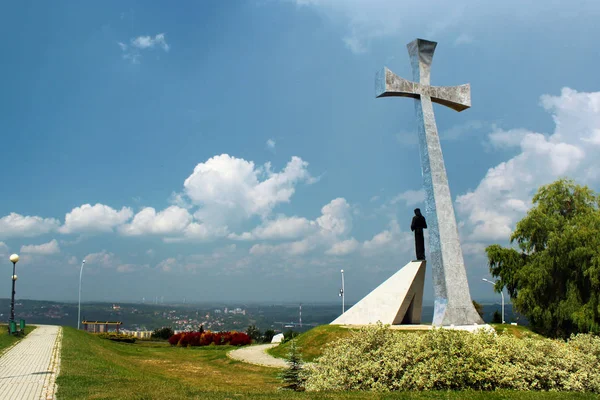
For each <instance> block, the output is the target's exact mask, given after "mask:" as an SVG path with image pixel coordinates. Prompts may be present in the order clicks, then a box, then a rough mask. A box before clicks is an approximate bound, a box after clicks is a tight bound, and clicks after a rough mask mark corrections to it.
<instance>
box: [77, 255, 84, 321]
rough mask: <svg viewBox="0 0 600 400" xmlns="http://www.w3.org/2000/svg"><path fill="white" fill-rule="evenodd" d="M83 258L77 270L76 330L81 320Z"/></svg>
mask: <svg viewBox="0 0 600 400" xmlns="http://www.w3.org/2000/svg"><path fill="white" fill-rule="evenodd" d="M84 265H85V260H83V261H82V262H81V269H80V270H79V306H78V307H77V330H79V323H80V322H81V276H82V275H83V266H84Z"/></svg>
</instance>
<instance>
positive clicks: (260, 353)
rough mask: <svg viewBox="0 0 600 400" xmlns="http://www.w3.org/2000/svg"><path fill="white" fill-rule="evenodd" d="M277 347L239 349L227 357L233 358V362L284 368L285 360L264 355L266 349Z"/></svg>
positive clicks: (274, 344) (270, 345) (259, 346)
mask: <svg viewBox="0 0 600 400" xmlns="http://www.w3.org/2000/svg"><path fill="white" fill-rule="evenodd" d="M277 345H278V343H268V344H259V345H256V346H248V347H242V348H241V349H237V350H232V351H230V352H229V353H227V356H228V357H230V358H233V359H234V360H238V361H243V362H247V363H250V364H256V365H262V366H263V367H273V368H285V367H287V363H286V362H285V360H283V359H281V358H275V357H273V356H272V355H269V354H267V353H266V350H267V349H270V348H271V347H275V346H277Z"/></svg>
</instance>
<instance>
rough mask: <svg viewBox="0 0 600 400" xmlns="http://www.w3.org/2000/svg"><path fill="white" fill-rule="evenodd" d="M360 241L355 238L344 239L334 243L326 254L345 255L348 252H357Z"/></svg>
mask: <svg viewBox="0 0 600 400" xmlns="http://www.w3.org/2000/svg"><path fill="white" fill-rule="evenodd" d="M359 245H360V243H359V242H358V241H357V240H356V239H354V238H351V239H348V240H342V241H341V242H338V243H334V244H333V246H331V247H330V248H329V249H328V250H327V251H326V252H325V254H329V255H333V256H345V255H347V254H350V253H353V252H355V251H356V250H357V249H358V247H359Z"/></svg>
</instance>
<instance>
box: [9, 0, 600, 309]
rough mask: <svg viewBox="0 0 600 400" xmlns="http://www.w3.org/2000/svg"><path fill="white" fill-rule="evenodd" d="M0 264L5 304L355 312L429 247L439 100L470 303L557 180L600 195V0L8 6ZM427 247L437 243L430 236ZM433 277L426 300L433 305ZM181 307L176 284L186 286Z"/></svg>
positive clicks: (487, 288) (483, 292)
mask: <svg viewBox="0 0 600 400" xmlns="http://www.w3.org/2000/svg"><path fill="white" fill-rule="evenodd" d="M3 11H4V12H5V15H7V16H10V18H6V21H5V23H4V24H3V25H2V26H0V33H1V34H3V37H5V38H11V39H10V40H4V41H3V42H2V44H0V49H1V50H2V54H3V59H4V60H5V62H3V63H2V65H0V73H1V76H2V77H3V78H2V91H3V96H1V97H0V143H1V144H2V148H3V149H4V150H5V151H4V152H3V159H2V162H3V168H2V185H3V188H4V189H5V190H4V192H3V193H4V195H3V196H2V197H1V198H0V268H4V271H5V274H4V275H3V276H5V284H4V286H2V283H1V282H0V288H2V287H4V290H3V291H1V290H0V298H4V297H9V296H10V288H9V286H10V282H9V281H10V279H9V278H10V276H9V275H10V273H9V272H8V271H9V269H11V268H12V265H11V263H10V262H9V260H8V257H9V256H10V254H12V253H18V254H19V255H20V256H21V259H20V261H19V262H18V264H17V275H18V277H19V279H18V281H17V282H16V298H17V301H18V300H19V299H39V300H58V301H73V300H75V301H76V300H77V294H78V283H79V281H78V279H79V270H80V266H81V262H82V260H83V259H85V260H86V264H85V267H84V270H83V287H82V302H89V301H137V300H141V299H142V297H146V299H147V300H148V299H154V297H155V296H159V297H160V296H164V298H165V301H167V299H175V298H179V299H183V298H184V297H185V298H186V301H187V302H194V303H198V302H213V301H214V302H220V301H223V302H229V301H230V300H232V301H240V302H242V301H245V302H261V303H269V302H272V303H289V302H302V303H310V302H313V303H319V302H321V303H327V304H334V303H336V302H338V301H340V299H339V297H338V293H339V289H340V276H339V271H340V269H343V270H344V272H345V279H346V280H345V294H346V298H345V301H346V302H347V303H348V304H352V303H354V302H356V301H358V300H359V299H360V298H362V297H363V296H364V295H366V294H367V293H368V292H370V291H371V290H372V289H374V288H375V287H376V286H377V285H379V284H380V283H381V282H383V281H384V280H385V279H387V278H388V277H389V276H391V275H392V274H393V273H394V272H395V271H397V270H398V269H399V268H401V267H402V266H404V265H405V264H406V263H407V262H408V261H410V260H412V259H413V258H414V257H415V254H414V248H413V246H414V242H413V236H412V233H411V232H410V229H409V228H410V221H411V218H412V215H413V212H412V210H413V209H414V208H416V207H420V208H421V209H425V204H424V197H423V191H422V189H421V188H422V180H421V171H420V165H419V153H418V146H417V142H416V122H415V115H414V106H413V104H411V102H410V101H407V100H406V99H401V100H399V99H387V100H386V101H381V100H376V99H375V93H374V88H373V86H374V79H375V73H376V72H377V71H378V70H380V69H381V68H382V67H384V66H387V67H388V68H390V69H391V70H393V71H394V72H395V73H396V74H398V75H399V76H403V77H405V78H410V77H412V73H411V67H410V62H409V58H408V54H407V51H406V47H405V46H406V44H407V43H408V42H410V41H411V40H413V39H415V38H423V39H427V40H433V41H437V42H438V47H437V49H436V54H435V56H434V62H433V71H432V78H433V79H432V84H434V85H448V86H450V85H460V84H464V83H470V84H471V90H472V108H471V109H469V110H466V111H464V112H461V113H455V112H453V111H451V110H447V109H444V107H438V106H434V107H435V114H436V122H437V125H438V131H439V133H440V138H441V141H442V151H443V155H444V160H445V164H446V169H447V173H448V178H449V182H450V191H451V195H452V199H453V201H454V208H455V211H456V216H457V222H458V226H459V233H460V237H461V242H462V249H463V253H464V255H465V265H466V269H467V277H468V280H469V289H470V291H471V295H472V297H473V299H474V300H476V301H480V299H481V301H486V299H495V298H496V296H498V300H497V301H499V294H495V293H494V292H493V288H492V287H491V285H489V284H487V283H485V282H482V278H487V279H492V277H491V276H490V274H489V270H488V266H487V258H486V255H485V247H486V246H488V245H490V244H493V243H499V244H502V245H506V244H508V238H509V236H510V234H511V232H512V231H513V230H514V228H515V224H516V223H517V221H519V220H520V219H521V218H522V217H523V216H524V215H525V214H526V212H527V210H528V209H529V208H530V207H531V197H532V195H533V193H534V192H535V190H536V189H537V188H538V187H539V186H540V185H543V184H547V183H550V182H552V181H554V180H556V179H558V178H560V177H565V176H566V177H570V178H573V179H575V180H576V181H577V182H578V183H580V184H586V185H588V186H590V187H591V188H592V189H594V190H595V191H599V189H600V173H598V171H600V163H599V161H598V158H597V156H596V155H597V154H598V152H599V151H600V75H599V74H598V73H597V68H595V66H597V65H600V53H598V51H597V44H596V37H598V36H599V35H600V27H599V26H598V23H597V21H598V20H599V18H600V2H589V1H584V0H576V1H574V2H570V3H568V4H567V3H565V2H560V1H557V0H556V1H555V0H551V1H544V2H542V1H532V2H527V4H524V3H523V2H519V1H516V0H507V1H504V2H501V3H493V4H492V3H489V4H488V3H485V4H484V3H481V2H478V1H475V0H465V1H461V2H459V3H457V2H452V3H447V2H443V1H440V0H435V1H432V2H427V3H423V2H418V1H414V0H410V1H395V0H371V1H347V2H341V1H334V0H310V1H307V0H272V1H264V0H254V1H253V0H251V1H241V0H233V1H229V2H199V3H195V2H183V3H178V6H177V7H173V6H170V5H168V4H149V3H146V2H140V1H126V2H117V1H106V2H102V3H85V2H69V1H64V0H59V1H56V2H52V3H38V4H36V5H35V7H31V6H29V5H25V4H21V3H18V2H12V3H8V4H6V5H5V6H4V9H3ZM425 244H426V249H427V248H428V247H429V246H428V242H427V237H426V238H425ZM432 295H433V289H432V282H431V271H430V269H427V273H426V281H425V295H424V296H425V298H424V301H425V304H432V302H433V299H432ZM169 301H171V300H169Z"/></svg>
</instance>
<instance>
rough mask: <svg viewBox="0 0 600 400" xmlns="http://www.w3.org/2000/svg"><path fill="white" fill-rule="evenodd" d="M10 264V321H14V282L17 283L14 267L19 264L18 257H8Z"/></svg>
mask: <svg viewBox="0 0 600 400" xmlns="http://www.w3.org/2000/svg"><path fill="white" fill-rule="evenodd" d="M10 262H12V263H13V273H12V296H11V298H10V321H11V322H12V321H14V320H15V282H16V281H17V274H16V267H17V263H18V262H19V255H18V254H13V255H11V256H10Z"/></svg>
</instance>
